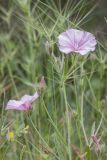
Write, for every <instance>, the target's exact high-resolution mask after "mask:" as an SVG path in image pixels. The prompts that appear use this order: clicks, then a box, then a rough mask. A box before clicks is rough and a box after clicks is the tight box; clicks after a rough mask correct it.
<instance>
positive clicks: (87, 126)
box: [0, 0, 107, 160]
mask: <svg viewBox="0 0 107 160" xmlns="http://www.w3.org/2000/svg"><path fill="white" fill-rule="evenodd" d="M93 4H94V5H93ZM99 5H100V2H95V1H94V0H92V1H88V0H80V1H78V2H76V1H69V0H68V1H65V2H63V1H61V0H58V1H55V0H50V1H49V0H45V1H41V0H37V1H34V0H33V1H30V0H10V1H9V2H8V3H7V4H6V5H5V4H2V5H1V6H0V18H1V21H0V25H1V28H0V97H1V98H0V104H1V107H0V160H7V159H8V160H10V159H12V160H24V159H26V160H35V159H36V160H74V159H75V160H79V159H80V160H84V159H85V160H96V159H97V160H106V158H107V157H106V154H107V152H106V148H107V140H106V139H107V129H106V125H107V110H106V106H107V85H106V81H107V55H106V52H107V45H106V41H107V40H106V37H105V35H104V34H103V33H101V34H97V29H98V28H97V23H98V22H99V19H101V17H100V16H99V17H98V14H99V15H100V11H99V13H98V10H97V9H98V7H99ZM102 10H103V9H102ZM104 17H105V16H104ZM104 17H103V16H102V19H103V20H102V19H101V21H102V22H103V24H106V22H107V21H106V18H104ZM99 23H100V22H99ZM72 27H73V28H78V29H85V30H87V31H90V32H92V33H95V36H96V39H97V47H96V50H95V52H93V53H90V54H89V55H86V56H80V55H75V54H73V55H71V54H70V55H68V56H66V55H64V54H62V53H60V51H59V50H58V47H57V36H58V35H59V34H60V33H61V32H63V31H65V30H66V29H67V28H72ZM42 76H44V78H45V81H46V87H45V89H44V90H43V91H42V92H41V93H40V97H39V99H38V101H37V102H35V103H34V104H33V109H32V111H31V113H29V114H27V113H24V112H19V111H6V110H5V106H6V103H7V102H8V100H9V99H17V98H20V97H21V96H22V95H24V94H33V93H34V92H35V91H36V90H37V88H38V83H39V81H40V79H41V77H42ZM28 126H29V127H28ZM9 132H13V133H14V135H15V137H14V141H9V140H8V139H7V134H8V133H9ZM93 135H94V138H92V136H93ZM99 138H100V142H99V143H100V150H97V144H96V141H97V142H98V139H99ZM95 139H96V140H95Z"/></svg>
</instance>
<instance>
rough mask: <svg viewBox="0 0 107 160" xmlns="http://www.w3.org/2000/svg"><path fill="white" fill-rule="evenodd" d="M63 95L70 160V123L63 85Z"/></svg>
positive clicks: (70, 159)
mask: <svg viewBox="0 0 107 160" xmlns="http://www.w3.org/2000/svg"><path fill="white" fill-rule="evenodd" d="M63 93H64V100H65V107H66V123H67V133H68V135H67V143H68V153H69V160H72V155H71V138H70V121H69V109H68V104H67V95H66V90H65V85H64V84H63Z"/></svg>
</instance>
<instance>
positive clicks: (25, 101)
mask: <svg viewBox="0 0 107 160" xmlns="http://www.w3.org/2000/svg"><path fill="white" fill-rule="evenodd" d="M38 97H39V95H38V93H37V92H36V93H35V94H34V95H33V96H30V95H24V96H23V97H22V98H21V99H20V100H19V101H17V100H9V101H8V103H7V106H6V110H8V109H12V110H20V111H27V110H29V109H30V108H32V105H31V104H32V102H33V101H35V100H36V99H37V98H38Z"/></svg>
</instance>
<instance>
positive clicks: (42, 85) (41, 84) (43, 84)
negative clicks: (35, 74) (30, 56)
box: [39, 76, 46, 90]
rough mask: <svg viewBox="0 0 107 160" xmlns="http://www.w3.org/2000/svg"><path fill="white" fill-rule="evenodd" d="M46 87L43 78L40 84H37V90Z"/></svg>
mask: <svg viewBox="0 0 107 160" xmlns="http://www.w3.org/2000/svg"><path fill="white" fill-rule="evenodd" d="M45 86H46V82H45V79H44V76H43V77H42V78H41V80H40V82H39V89H40V90H41V89H44V88H45Z"/></svg>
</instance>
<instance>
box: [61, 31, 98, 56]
mask: <svg viewBox="0 0 107 160" xmlns="http://www.w3.org/2000/svg"><path fill="white" fill-rule="evenodd" d="M96 44H97V42H96V39H95V37H94V35H93V34H92V33H89V32H85V31H80V30H77V29H68V30H66V31H65V32H63V33H61V34H60V35H59V37H58V45H59V50H60V51H61V52H64V53H66V54H68V53H70V52H75V53H80V54H81V55H85V54H87V53H88V52H90V51H94V50H95V45H96Z"/></svg>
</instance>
